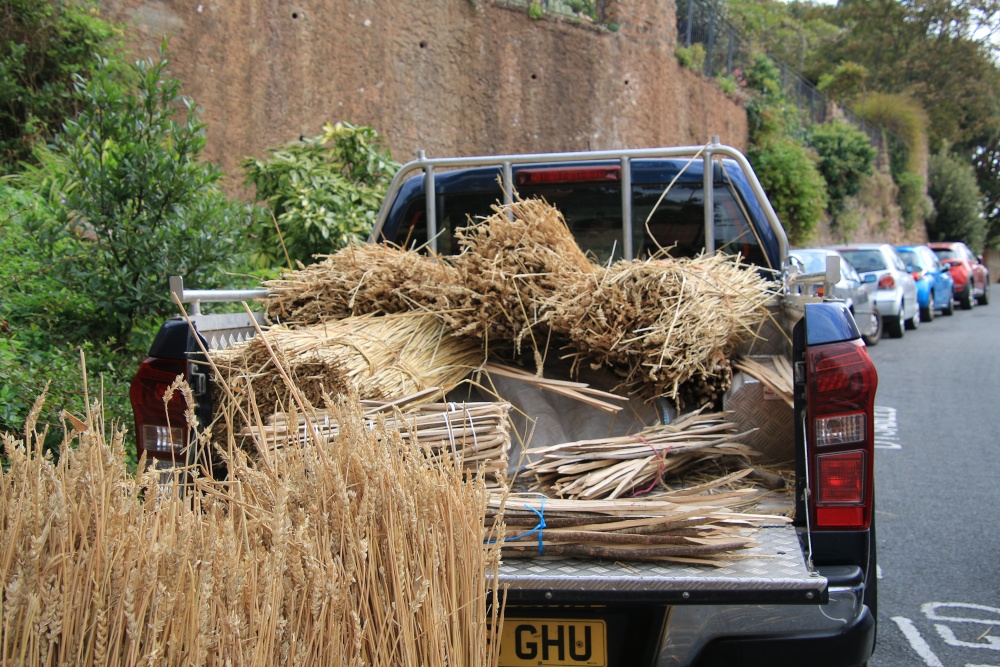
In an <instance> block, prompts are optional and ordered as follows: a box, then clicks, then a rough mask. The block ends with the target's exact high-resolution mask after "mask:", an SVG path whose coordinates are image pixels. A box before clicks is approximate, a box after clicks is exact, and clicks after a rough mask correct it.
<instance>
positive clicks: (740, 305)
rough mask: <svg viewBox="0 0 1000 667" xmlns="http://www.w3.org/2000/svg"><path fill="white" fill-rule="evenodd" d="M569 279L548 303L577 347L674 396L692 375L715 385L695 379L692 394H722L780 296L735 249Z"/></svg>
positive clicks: (643, 387)
mask: <svg viewBox="0 0 1000 667" xmlns="http://www.w3.org/2000/svg"><path fill="white" fill-rule="evenodd" d="M566 280H567V283H568V284H567V285H566V286H565V287H564V289H563V290H562V291H560V292H559V293H558V294H554V295H552V296H551V297H550V298H549V299H548V300H547V301H546V302H545V305H544V306H545V307H544V310H545V312H546V317H547V319H548V323H549V325H550V326H551V328H552V331H553V332H554V334H555V335H556V336H557V338H558V339H560V340H568V341H570V347H571V348H572V349H573V351H572V353H571V354H570V356H572V357H574V358H575V359H576V362H577V363H588V362H597V363H600V364H602V365H605V366H609V367H611V368H614V369H617V370H618V371H619V372H620V373H621V374H622V375H623V376H624V381H623V384H624V385H625V387H626V388H627V389H628V390H630V391H635V392H639V393H643V394H650V393H652V394H653V395H664V396H668V397H670V398H672V399H675V400H676V399H678V398H683V397H682V393H683V392H682V389H684V387H683V385H685V384H691V383H695V384H699V385H704V384H706V383H714V384H715V386H714V387H712V388H711V389H710V390H709V391H699V387H697V386H695V387H688V388H687V389H686V391H687V395H688V396H689V397H698V395H699V394H705V395H706V396H705V398H706V399H708V400H712V399H714V398H718V397H719V396H721V394H722V392H724V391H725V390H726V389H727V388H728V387H729V381H730V372H731V371H730V368H729V363H728V356H729V355H730V354H732V352H733V351H734V350H735V349H736V348H737V347H738V346H739V345H741V344H742V343H743V342H744V341H746V340H748V339H749V338H751V337H753V335H754V330H755V329H756V328H757V327H758V326H759V325H760V323H761V322H763V320H764V318H765V317H766V315H767V311H766V304H767V301H768V300H769V299H770V297H771V294H770V291H769V290H768V288H767V284H766V283H765V282H764V280H763V279H761V278H760V277H759V276H758V275H757V273H756V272H754V271H753V270H751V267H748V266H746V265H742V264H740V263H739V262H738V261H736V260H734V259H732V258H730V257H728V256H726V255H703V256H700V257H696V258H693V259H684V258H682V259H664V260H655V261H638V260H637V261H632V262H618V263H617V264H614V265H613V266H611V267H610V268H609V269H607V270H606V271H601V272H598V273H594V274H590V275H584V274H577V275H576V276H567V277H566ZM681 402H683V401H681ZM704 402H706V401H700V402H697V403H695V405H696V406H698V405H702V404H703V403H704Z"/></svg>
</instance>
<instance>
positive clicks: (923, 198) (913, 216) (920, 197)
mask: <svg viewBox="0 0 1000 667" xmlns="http://www.w3.org/2000/svg"><path fill="white" fill-rule="evenodd" d="M894 180H895V181H896V186H897V191H896V203H897V204H899V210H900V214H901V215H902V217H903V229H906V230H907V231H909V230H911V229H914V228H915V227H916V226H917V224H919V223H921V222H924V221H926V220H928V219H929V217H930V216H931V215H932V214H933V209H934V207H933V203H932V202H931V200H930V199H928V197H927V195H925V194H924V179H923V177H922V176H920V175H919V174H914V173H913V172H912V171H904V172H903V173H901V174H899V175H898V176H897V177H896V178H895V179H894Z"/></svg>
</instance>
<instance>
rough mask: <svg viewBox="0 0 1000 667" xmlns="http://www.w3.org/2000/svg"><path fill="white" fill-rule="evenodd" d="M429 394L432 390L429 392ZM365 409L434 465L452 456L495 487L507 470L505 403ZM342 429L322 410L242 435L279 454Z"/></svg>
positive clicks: (278, 419)
mask: <svg viewBox="0 0 1000 667" xmlns="http://www.w3.org/2000/svg"><path fill="white" fill-rule="evenodd" d="M423 393H426V392H423ZM361 406H362V408H363V409H364V415H365V418H366V419H367V420H369V422H370V423H375V422H376V421H378V422H379V423H381V425H382V428H384V429H386V430H388V431H390V432H392V433H393V434H395V433H397V432H398V433H399V437H401V438H403V440H404V441H407V442H415V443H417V444H418V445H419V446H420V447H421V449H423V450H424V452H425V456H426V457H427V460H428V462H429V463H431V464H434V463H437V462H439V461H440V460H441V459H442V458H443V457H450V458H452V459H453V460H454V461H456V462H457V464H458V465H460V466H462V467H463V468H464V469H465V470H466V472H472V473H479V472H480V471H481V472H483V473H484V474H485V476H486V480H487V483H489V484H491V485H493V486H495V485H497V484H498V483H499V480H500V479H502V478H503V477H504V476H505V475H506V472H507V454H508V452H509V451H510V444H511V440H510V421H509V419H508V413H509V412H510V404H509V403H502V402H477V403H422V404H418V405H416V406H404V407H403V408H402V409H400V408H398V407H395V406H393V405H389V407H388V408H387V404H386V403H384V402H378V401H363V402H361ZM341 430H342V425H341V424H340V422H339V421H338V420H337V417H336V414H335V413H334V414H331V413H330V412H329V411H326V410H323V411H317V412H313V413H311V414H309V415H308V416H307V415H301V414H291V415H288V416H286V415H275V417H274V419H273V420H271V423H269V424H266V425H255V426H248V427H246V428H244V429H243V432H242V433H241V434H240V435H241V436H244V437H253V436H256V437H257V438H259V440H260V441H261V442H262V443H263V446H264V447H265V448H266V449H268V450H270V451H273V450H277V449H281V448H284V447H287V446H289V445H292V444H294V445H302V444H305V443H307V442H308V441H309V440H310V439H311V438H314V437H316V436H318V437H320V438H321V439H323V440H330V439H332V438H336V437H337V436H339V435H340V433H341Z"/></svg>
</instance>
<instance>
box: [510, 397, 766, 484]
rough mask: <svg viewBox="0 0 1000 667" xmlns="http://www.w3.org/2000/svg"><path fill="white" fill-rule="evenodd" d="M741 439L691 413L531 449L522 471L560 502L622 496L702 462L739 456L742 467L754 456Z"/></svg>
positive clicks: (712, 418)
mask: <svg viewBox="0 0 1000 667" xmlns="http://www.w3.org/2000/svg"><path fill="white" fill-rule="evenodd" d="M743 435H746V434H745V433H743V434H741V433H737V432H736V431H735V429H734V425H733V424H731V423H729V422H727V421H726V420H725V418H724V416H723V415H722V414H721V413H712V414H701V413H700V412H693V413H689V414H687V415H684V416H683V417H681V418H680V419H678V420H677V421H675V422H673V423H671V424H663V425H658V426H650V427H648V428H645V429H643V430H642V431H641V432H639V433H636V434H633V435H626V436H619V437H613V438H602V439H596V440H583V441H578V442H567V443H562V444H558V445H551V446H549V447H539V448H533V449H529V450H527V452H526V453H527V455H528V458H529V459H530V460H531V461H530V463H528V465H527V466H526V471H527V472H529V473H532V474H534V475H535V476H536V478H537V480H538V484H539V487H540V488H541V489H542V490H544V491H546V492H551V493H553V494H555V495H557V496H559V497H560V498H567V499H572V498H578V499H583V500H591V499H597V498H608V499H614V498H621V497H623V496H628V495H636V494H641V493H648V492H650V491H652V490H654V489H655V488H657V487H658V486H659V485H661V484H662V483H663V482H664V480H665V479H667V478H669V477H670V476H676V475H677V474H679V473H680V472H683V471H684V470H686V469H689V468H691V467H692V466H693V465H695V464H698V463H702V462H704V461H706V460H711V459H719V458H721V457H737V458H739V459H740V460H741V462H742V463H745V462H746V460H747V459H748V457H751V456H753V455H754V454H755V453H754V451H753V450H752V449H750V448H749V447H747V446H745V445H743V444H741V443H739V442H738V440H739V439H740V437H742V436H743Z"/></svg>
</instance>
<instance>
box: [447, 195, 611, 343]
mask: <svg viewBox="0 0 1000 667" xmlns="http://www.w3.org/2000/svg"><path fill="white" fill-rule="evenodd" d="M494 210H495V211H496V212H495V213H494V214H493V215H491V216H489V217H488V218H485V219H482V220H480V221H478V222H475V223H473V224H470V225H469V226H468V227H463V228H460V229H457V230H456V231H455V236H456V238H457V240H458V243H459V246H460V247H461V248H462V252H461V254H459V255H458V256H456V257H453V258H452V259H451V261H452V263H453V265H454V266H455V268H456V269H457V270H458V272H459V274H460V275H461V277H462V284H463V285H464V286H465V287H467V288H468V289H469V291H470V292H471V293H472V294H473V295H474V297H473V299H472V301H471V302H470V303H469V304H468V305H469V307H468V308H467V309H465V312H464V314H465V316H466V317H468V318H470V321H469V323H468V324H467V325H466V326H465V327H463V328H462V329H460V330H459V331H458V332H457V333H459V334H462V335H465V334H474V335H477V336H479V337H480V338H484V339H486V340H487V341H489V342H490V344H491V346H493V347H499V346H502V345H503V343H504V342H510V341H513V342H514V344H515V347H517V348H518V349H520V343H521V340H522V339H523V338H524V336H526V335H531V331H530V330H531V328H532V327H533V326H534V325H535V323H536V321H537V319H538V315H539V313H538V307H539V305H540V304H541V303H542V302H543V301H544V300H546V299H548V298H549V297H551V296H552V295H555V294H560V293H561V292H562V290H563V289H564V288H565V281H566V277H567V276H576V275H588V274H592V273H594V272H595V271H598V270H599V267H598V266H597V265H596V264H594V263H593V262H592V261H591V260H590V259H589V258H588V257H587V256H586V255H585V254H584V252H583V251H582V250H581V249H580V246H578V245H577V243H576V241H575V240H574V239H573V234H572V233H571V232H570V230H569V227H567V226H566V220H565V219H564V218H563V216H562V213H560V212H559V211H558V210H557V209H556V208H555V207H553V206H550V205H548V204H547V203H545V202H544V201H541V200H538V199H524V200H518V201H516V202H514V203H512V204H510V205H508V206H495V207H494ZM539 345H541V346H543V347H544V345H545V340H544V339H542V340H541V341H535V343H534V344H533V345H532V348H533V349H535V350H537V349H538V347H539Z"/></svg>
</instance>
